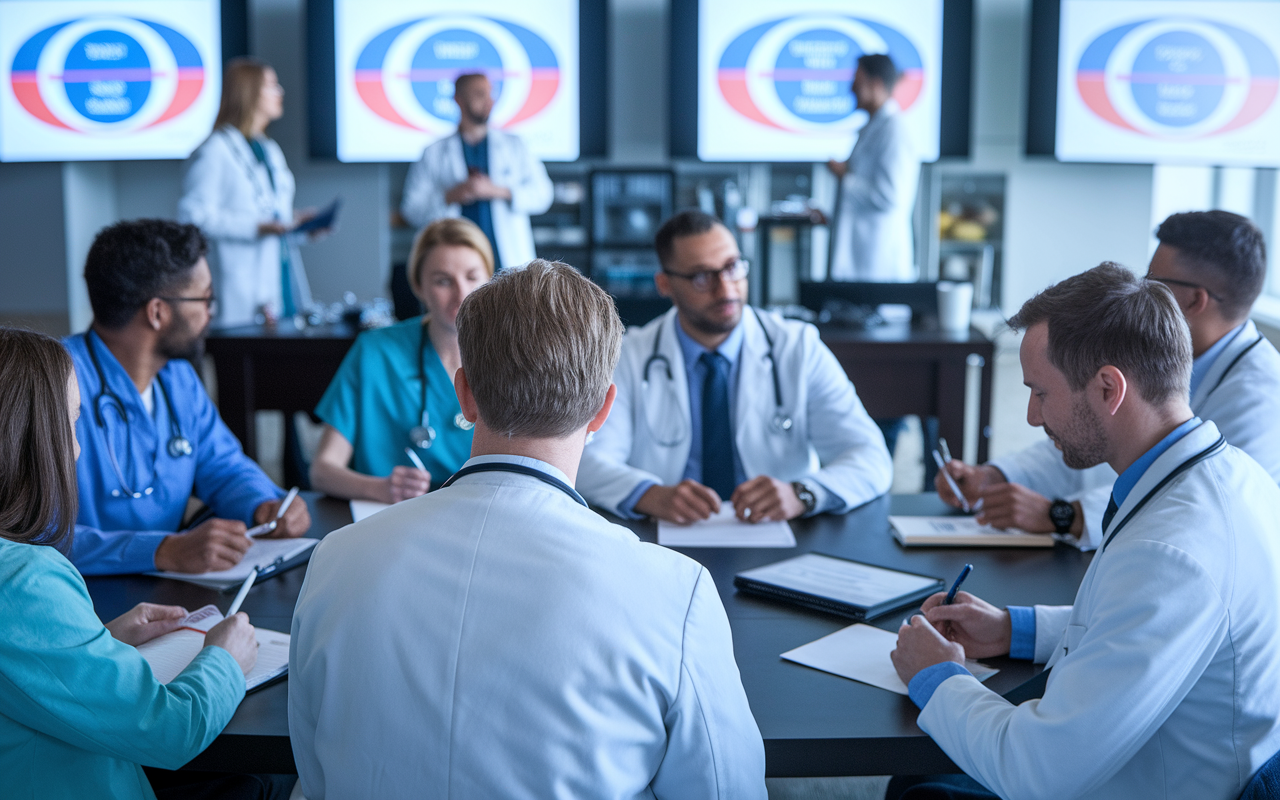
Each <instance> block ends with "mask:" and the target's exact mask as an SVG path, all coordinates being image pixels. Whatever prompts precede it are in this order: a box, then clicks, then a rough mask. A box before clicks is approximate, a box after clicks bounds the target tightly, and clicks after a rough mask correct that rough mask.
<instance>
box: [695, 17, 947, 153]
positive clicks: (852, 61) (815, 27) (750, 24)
mask: <svg viewBox="0 0 1280 800" xmlns="http://www.w3.org/2000/svg"><path fill="white" fill-rule="evenodd" d="M942 38H943V2H942V0H897V1H896V2H892V3H886V2H882V0H786V2H779V0H700V2H699V4H698V43H697V49H698V59H697V73H698V103H697V106H698V136H697V155H698V157H699V158H700V159H702V160H703V161H825V160H827V159H829V158H845V157H846V156H848V155H849V149H850V147H851V146H852V143H853V141H854V139H855V138H856V135H857V131H858V129H859V128H861V127H862V126H863V125H865V124H866V122H867V113H866V112H865V111H859V110H858V109H857V108H856V105H857V104H856V101H855V99H854V97H853V94H852V92H851V91H850V87H851V84H852V81H853V73H854V68H855V67H856V65H857V60H858V57H859V56H861V55H863V54H870V53H886V54H888V55H889V57H890V58H892V59H893V61H894V64H895V65H896V66H897V67H898V71H899V73H900V75H901V77H900V78H899V80H898V84H897V86H896V88H895V89H894V95H893V96H894V98H895V99H896V100H897V101H898V104H899V105H900V106H901V107H902V116H903V120H904V121H905V123H906V126H907V129H908V131H910V134H911V136H912V138H913V139H914V143H915V147H916V151H917V152H918V153H919V155H920V158H921V160H922V161H934V160H936V159H937V158H938V155H939V122H940V112H941V97H942V92H941V72H942Z"/></svg>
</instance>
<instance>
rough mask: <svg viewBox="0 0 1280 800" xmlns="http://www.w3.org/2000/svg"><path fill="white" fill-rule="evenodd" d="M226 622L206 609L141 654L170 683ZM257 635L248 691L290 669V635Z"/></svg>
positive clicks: (212, 608)
mask: <svg viewBox="0 0 1280 800" xmlns="http://www.w3.org/2000/svg"><path fill="white" fill-rule="evenodd" d="M222 620H223V616H222V612H221V611H219V610H218V609H217V607H215V606H205V607H204V608H201V609H199V610H197V611H193V612H191V613H190V614H188V615H187V617H186V619H184V620H182V627H181V628H179V629H178V630H176V631H171V632H169V633H166V634H165V635H164V636H159V637H156V638H155V639H152V640H151V641H149V642H144V643H143V644H140V645H138V652H139V653H141V654H142V657H143V658H145V659H146V660H147V663H149V664H150V665H151V674H153V675H155V676H156V680H158V681H160V682H161V683H169V682H170V681H172V680H173V679H174V678H176V677H178V674H179V673H181V672H182V671H183V670H184V669H186V668H187V665H188V664H190V663H191V662H192V661H194V660H195V657H196V656H198V655H200V651H201V650H203V649H204V636H205V634H206V633H208V632H209V629H210V628H212V627H213V626H214V625H217V624H218V623H219V622H222ZM254 634H255V635H256V637H257V639H258V660H257V662H256V663H255V664H254V665H253V669H251V670H249V674H248V675H246V676H245V688H246V690H247V689H253V688H255V687H257V686H258V685H259V684H263V683H266V682H267V681H269V680H271V679H272V678H274V677H276V676H277V675H281V674H283V673H284V672H285V671H286V670H288V669H289V634H287V633H280V632H278V631H269V630H267V629H265V628H254Z"/></svg>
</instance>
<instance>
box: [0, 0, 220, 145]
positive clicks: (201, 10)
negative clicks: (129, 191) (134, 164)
mask: <svg viewBox="0 0 1280 800" xmlns="http://www.w3.org/2000/svg"><path fill="white" fill-rule="evenodd" d="M221 27H222V26H221V19H220V13H219V3H218V0H110V1H109V2H106V1H104V0H0V161H91V160H117V159H163V158H186V157H187V156H188V155H190V153H191V151H192V150H194V149H195V148H196V147H197V146H198V145H199V144H200V143H201V142H202V141H204V139H205V137H207V136H208V135H209V131H210V130H212V128H213V121H214V118H215V117H216V116H217V113H218V102H219V99H220V95H221V91H222V87H221V75H222V68H221V67H222V42H221Z"/></svg>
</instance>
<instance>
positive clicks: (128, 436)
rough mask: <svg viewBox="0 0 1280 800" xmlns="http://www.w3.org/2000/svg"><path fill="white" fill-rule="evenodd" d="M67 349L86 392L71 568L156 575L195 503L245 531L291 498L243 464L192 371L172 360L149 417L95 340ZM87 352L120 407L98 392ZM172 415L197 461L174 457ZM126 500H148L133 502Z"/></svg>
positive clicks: (79, 340)
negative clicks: (168, 541) (164, 545)
mask: <svg viewBox="0 0 1280 800" xmlns="http://www.w3.org/2000/svg"><path fill="white" fill-rule="evenodd" d="M64 344H65V345H66V347H67V350H68V352H70V353H71V359H72V361H73V362H74V363H75V369H76V379H77V380H78V381H79V382H80V405H81V408H80V419H79V421H78V422H76V438H77V439H78V440H79V442H80V448H81V450H80V459H79V460H78V461H77V462H76V479H77V483H78V485H79V492H80V511H79V515H78V516H77V517H76V523H77V524H76V530H75V537H74V539H73V542H72V546H71V553H70V559H71V563H73V564H74V565H75V566H76V568H77V569H78V570H80V572H81V574H84V575H113V574H128V573H138V572H150V571H151V570H154V569H155V553H156V548H157V547H159V545H160V542H161V541H163V540H164V538H165V537H166V536H168V535H170V534H172V533H174V532H176V531H177V530H178V526H179V525H181V524H182V517H183V515H184V514H185V513H186V508H187V501H188V500H189V499H190V498H191V496H192V495H195V496H196V497H198V498H200V499H201V500H202V501H204V502H205V504H206V505H208V506H209V507H211V508H212V509H213V512H214V514H216V515H217V516H218V517H221V518H223V519H237V520H241V521H242V522H245V523H250V522H251V521H252V518H253V512H254V510H255V509H256V508H257V507H258V506H259V505H261V504H262V503H264V502H266V501H268V500H276V499H279V498H280V497H282V496H284V492H282V491H281V490H280V489H279V488H277V487H276V485H275V484H273V483H272V482H271V479H270V478H268V477H267V476H266V474H265V473H263V471H262V469H261V468H259V467H258V465H257V464H255V463H254V462H253V461H252V460H251V459H250V458H249V457H248V456H246V455H245V454H244V451H243V450H242V449H241V448H240V442H238V441H237V440H236V437H235V436H233V435H232V433H231V431H230V430H228V429H227V426H226V424H224V423H223V421H222V418H221V417H219V416H218V410H217V408H215V407H214V405H213V402H212V401H210V399H209V395H208V394H207V393H205V390H204V386H203V385H202V384H201V383H200V378H199V376H197V375H196V372H195V369H193V368H192V366H191V364H190V363H189V362H187V361H183V360H180V359H174V360H172V361H170V362H169V363H168V364H166V365H165V366H164V367H163V368H162V369H161V370H160V372H159V374H158V375H157V376H156V380H155V382H154V383H153V384H152V385H153V387H154V391H155V392H156V397H155V402H154V406H155V412H154V413H148V412H147V410H146V408H145V407H144V406H143V403H142V397H141V396H140V395H139V394H138V390H137V388H136V387H135V386H134V385H133V380H132V379H131V378H130V377H129V374H128V373H127V372H125V369H124V367H122V366H121V365H120V362H119V361H117V360H116V357H115V355H113V354H112V352H111V350H110V349H109V348H107V346H106V345H105V344H103V342H102V340H101V339H100V338H98V336H97V335H96V334H91V335H88V336H86V335H85V334H79V335H76V336H72V337H69V338H68V339H66V340H64ZM88 347H93V352H94V354H95V355H96V356H97V358H98V363H99V364H100V365H101V367H102V375H103V377H105V379H106V382H107V386H108V387H110V389H111V392H112V393H114V394H115V396H116V398H118V401H113V400H111V399H110V397H109V396H108V395H105V394H103V393H102V392H101V389H102V383H101V381H100V379H99V377H98V375H99V373H98V371H97V370H96V369H95V368H94V366H93V361H92V360H91V359H90V358H89V350H88ZM122 412H123V417H122ZM170 414H176V416H177V425H176V429H177V430H178V431H180V432H181V434H182V436H183V437H185V438H186V439H187V440H188V441H189V442H190V443H191V446H192V453H191V454H190V455H179V456H173V455H170V453H169V452H168V447H167V445H168V442H169V440H170V439H171V438H172V436H173V435H174V429H175V426H174V425H173V421H172V420H171V419H170ZM99 419H101V424H99ZM126 420H127V424H126ZM113 460H114V462H115V463H114V466H113V463H112V462H113ZM117 468H118V470H119V473H117ZM121 476H123V478H124V484H127V485H122V483H121ZM129 490H132V491H134V492H138V493H141V494H142V495H143V496H142V497H138V498H134V497H131V496H130V495H129ZM148 490H150V491H149V493H148Z"/></svg>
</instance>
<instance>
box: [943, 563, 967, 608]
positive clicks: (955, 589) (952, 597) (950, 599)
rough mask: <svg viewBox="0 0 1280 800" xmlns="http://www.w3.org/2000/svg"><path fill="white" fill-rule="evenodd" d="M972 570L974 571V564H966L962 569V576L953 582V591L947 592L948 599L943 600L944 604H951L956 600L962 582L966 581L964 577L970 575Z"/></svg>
mask: <svg viewBox="0 0 1280 800" xmlns="http://www.w3.org/2000/svg"><path fill="white" fill-rule="evenodd" d="M970 572H973V565H972V564H965V565H964V569H962V570H960V577H958V578H956V582H955V583H953V584H951V591H949V592H947V599H946V600H943V601H942V604H943V605H944V606H949V605H951V604H952V603H953V602H954V601H955V599H956V592H958V591H960V584H962V583H964V579H965V578H967V577H969V573H970Z"/></svg>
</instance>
